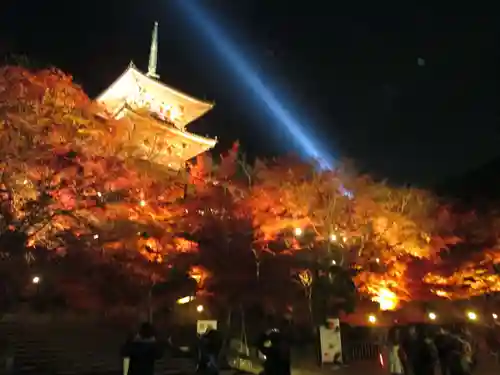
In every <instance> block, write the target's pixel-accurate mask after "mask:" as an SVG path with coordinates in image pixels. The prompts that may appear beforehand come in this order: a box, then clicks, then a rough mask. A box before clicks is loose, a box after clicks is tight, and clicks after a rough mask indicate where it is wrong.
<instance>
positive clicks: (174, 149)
mask: <svg viewBox="0 0 500 375" xmlns="http://www.w3.org/2000/svg"><path fill="white" fill-rule="evenodd" d="M121 116H123V117H125V118H128V119H129V120H130V121H132V122H133V123H135V124H140V123H141V122H142V121H147V122H148V124H149V125H148V129H144V130H143V129H140V130H138V131H139V133H138V134H136V135H133V138H134V139H136V140H137V141H139V143H142V144H143V145H145V144H157V145H162V144H163V145H165V144H166V145H168V146H167V147H163V146H160V147H158V149H156V150H149V149H147V146H144V151H145V152H146V153H147V154H148V155H154V157H155V159H156V160H155V162H156V163H157V164H163V165H166V166H168V167H170V168H172V169H182V168H184V166H185V165H184V163H185V161H187V160H189V159H192V158H194V157H196V156H197V155H199V154H201V153H203V152H205V151H207V150H209V149H211V148H213V147H214V146H215V145H216V143H217V140H216V139H212V138H207V137H202V136H200V135H197V134H194V133H191V132H188V131H185V130H180V129H178V128H176V127H174V126H172V125H169V124H168V123H165V122H163V121H160V120H155V119H153V118H149V119H145V118H144V115H141V114H140V113H137V112H136V111H134V110H133V109H130V108H129V107H127V106H125V107H124V108H123V109H122V111H121V112H120V117H121ZM141 128H143V127H141ZM155 137H159V139H161V142H156V141H155V140H154V139H151V138H155ZM141 138H144V139H141ZM146 138H147V139H149V142H144V141H145V140H146ZM141 141H142V142H141ZM151 151H153V152H151Z"/></svg>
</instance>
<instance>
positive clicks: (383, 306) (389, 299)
mask: <svg viewBox="0 0 500 375" xmlns="http://www.w3.org/2000/svg"><path fill="white" fill-rule="evenodd" d="M373 301H375V302H378V304H379V306H380V310H382V311H388V310H394V309H395V308H396V306H397V305H398V297H397V296H396V294H395V293H394V292H392V291H390V290H389V289H387V288H380V290H379V291H378V295H377V296H376V297H374V298H373Z"/></svg>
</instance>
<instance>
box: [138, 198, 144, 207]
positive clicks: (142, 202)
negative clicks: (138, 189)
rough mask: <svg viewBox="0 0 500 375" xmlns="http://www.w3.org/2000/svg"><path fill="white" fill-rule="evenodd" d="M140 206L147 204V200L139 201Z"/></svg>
mask: <svg viewBox="0 0 500 375" xmlns="http://www.w3.org/2000/svg"><path fill="white" fill-rule="evenodd" d="M139 206H141V207H145V206H146V201H145V200H144V199H142V200H140V201H139Z"/></svg>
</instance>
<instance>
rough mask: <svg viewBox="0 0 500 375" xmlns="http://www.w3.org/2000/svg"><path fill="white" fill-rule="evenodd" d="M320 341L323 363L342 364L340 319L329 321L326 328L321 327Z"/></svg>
mask: <svg viewBox="0 0 500 375" xmlns="http://www.w3.org/2000/svg"><path fill="white" fill-rule="evenodd" d="M319 340H320V346H321V363H335V364H338V363H342V341H341V337H340V322H339V320H338V319H328V320H327V325H326V326H321V327H319Z"/></svg>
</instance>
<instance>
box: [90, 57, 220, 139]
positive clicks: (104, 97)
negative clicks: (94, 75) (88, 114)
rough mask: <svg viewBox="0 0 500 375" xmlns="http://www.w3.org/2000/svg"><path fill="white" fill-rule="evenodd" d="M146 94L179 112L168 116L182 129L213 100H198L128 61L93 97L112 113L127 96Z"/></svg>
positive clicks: (123, 102) (148, 97)
mask: <svg viewBox="0 0 500 375" xmlns="http://www.w3.org/2000/svg"><path fill="white" fill-rule="evenodd" d="M139 96H141V97H142V98H144V97H147V99H148V100H152V101H154V103H155V105H157V104H158V105H161V106H166V107H172V108H175V109H176V110H177V111H179V110H180V111H181V112H182V115H180V116H178V117H177V116H176V118H174V119H172V122H173V124H174V125H175V126H176V127H177V128H178V129H184V128H185V127H186V126H187V125H188V124H189V123H191V122H192V121H194V120H196V119H198V118H199V117H201V116H203V115H204V114H205V113H207V112H208V111H209V110H211V109H212V108H213V106H214V104H213V103H209V102H206V101H202V100H199V99H196V98H193V97H192V96H189V95H187V94H185V93H183V92H181V91H179V90H176V89H174V88H172V87H170V86H167V85H165V84H163V83H161V82H160V81H158V80H156V79H154V78H151V77H148V76H147V75H146V74H145V73H143V72H141V71H140V70H139V69H137V67H136V66H135V65H134V64H133V63H131V64H130V65H129V67H128V68H127V70H125V72H123V74H122V75H121V76H120V77H118V79H116V80H115V81H114V82H113V84H111V86H109V87H108V88H107V89H106V90H105V91H104V92H103V93H101V94H100V95H99V96H98V97H97V98H96V100H97V101H98V102H101V103H103V104H104V105H105V106H106V108H107V110H108V111H109V112H110V113H111V114H112V115H116V112H118V111H120V110H121V109H122V108H123V106H124V104H125V103H130V101H131V100H135V99H137V98H138V97H139Z"/></svg>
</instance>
